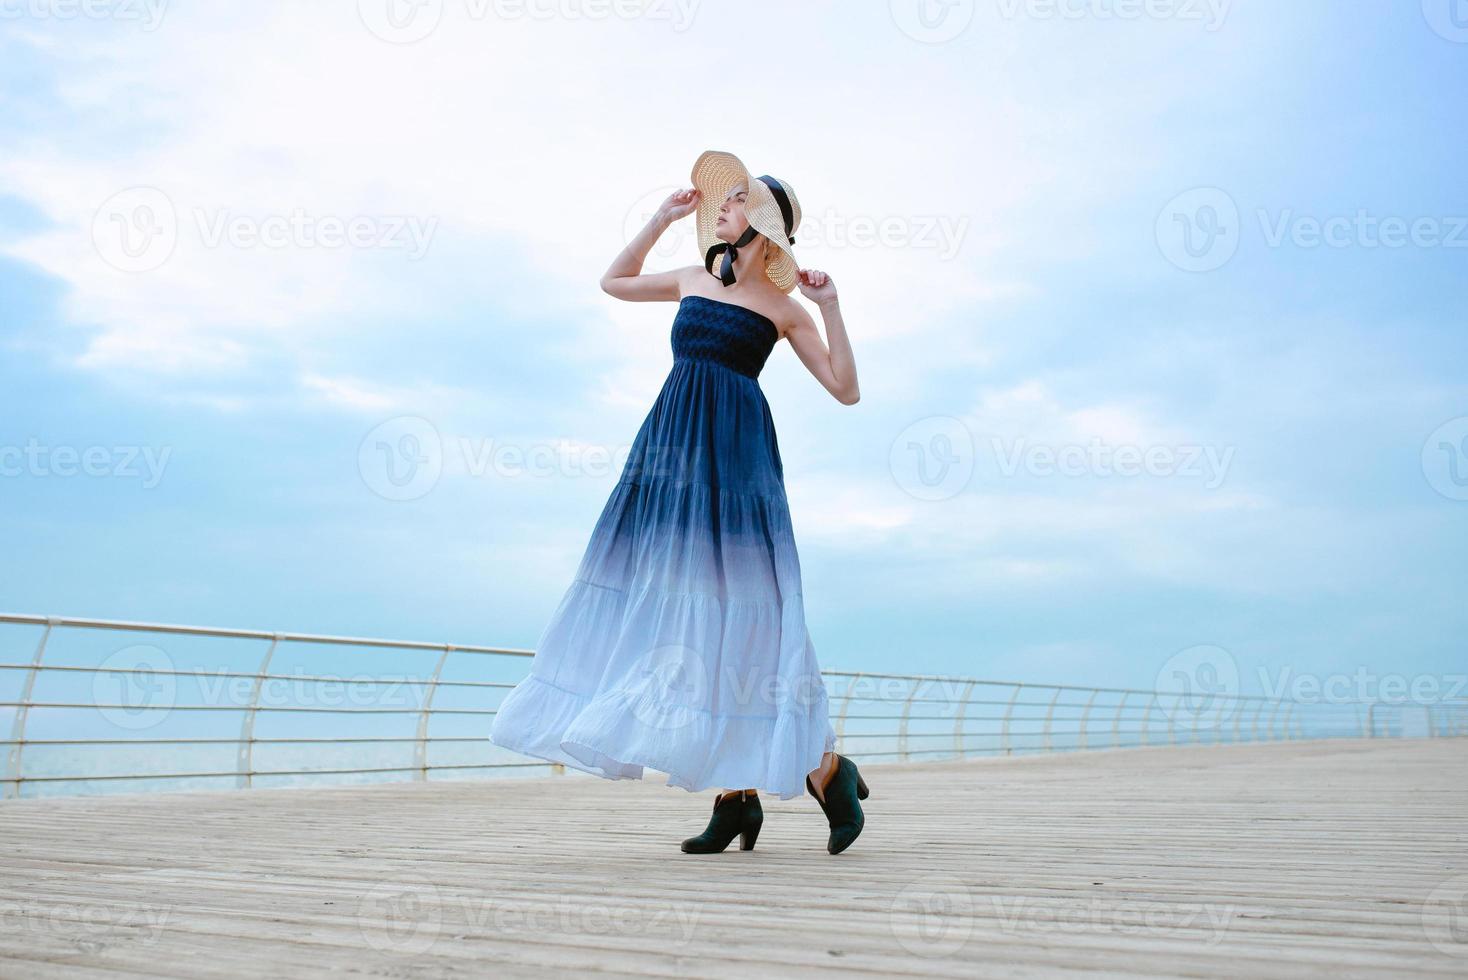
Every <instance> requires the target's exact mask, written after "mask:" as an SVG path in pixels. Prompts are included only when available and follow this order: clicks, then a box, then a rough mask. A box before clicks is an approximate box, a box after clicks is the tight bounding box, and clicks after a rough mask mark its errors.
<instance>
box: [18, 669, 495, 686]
mask: <svg viewBox="0 0 1468 980" xmlns="http://www.w3.org/2000/svg"><path fill="white" fill-rule="evenodd" d="M0 670H35V671H47V670H54V671H58V672H60V671H80V672H82V673H88V674H145V675H148V676H150V677H151V676H154V675H161V676H164V677H205V678H208V679H210V680H249V681H253V680H256V679H259V680H262V681H306V682H310V683H321V684H422V685H424V686H426V687H435V686H437V687H501V688H509V687H514V686H515V685H514V684H511V683H509V682H506V681H443V680H439V681H436V680H433V679H432V678H431V677H370V676H363V677H331V676H327V675H324V674H245V673H238V672H235V671H226V670H220V671H206V670H169V669H166V668H164V669H159V668H154V667H103V666H100V665H99V666H96V667H89V666H86V665H84V664H45V663H42V664H0Z"/></svg>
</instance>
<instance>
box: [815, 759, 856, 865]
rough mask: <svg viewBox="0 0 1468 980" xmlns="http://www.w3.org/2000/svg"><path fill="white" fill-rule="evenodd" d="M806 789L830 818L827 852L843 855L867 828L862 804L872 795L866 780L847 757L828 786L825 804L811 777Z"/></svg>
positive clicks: (837, 760)
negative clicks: (817, 793) (862, 801)
mask: <svg viewBox="0 0 1468 980" xmlns="http://www.w3.org/2000/svg"><path fill="white" fill-rule="evenodd" d="M805 788H806V790H807V791H809V792H810V795H811V796H815V798H816V802H817V803H819V804H820V805H821V811H822V812H823V813H825V815H826V822H827V823H829V824H830V825H831V836H830V838H829V839H828V840H827V841H826V850H828V851H830V852H831V853H832V854H840V853H841V852H842V851H844V850H846V849H847V848H848V847H850V846H851V842H852V841H854V840H856V838H857V837H858V836H859V835H860V834H861V829H862V827H863V826H864V825H865V824H866V816H865V814H863V813H862V812H861V803H860V802H859V801H861V800H864V799H866V798H867V797H868V796H870V795H871V792H870V791H869V790H868V789H867V782H866V780H865V779H862V778H861V773H860V772H858V771H857V769H856V763H854V762H852V761H851V760H850V759H848V758H846V756H844V755H838V756H836V772H835V773H833V774H832V776H831V781H830V782H829V783H827V784H826V790H825V792H826V798H825V799H824V800H822V799H821V798H820V797H819V796H817V795H816V788H815V785H814V784H813V783H811V781H810V776H806V777H805Z"/></svg>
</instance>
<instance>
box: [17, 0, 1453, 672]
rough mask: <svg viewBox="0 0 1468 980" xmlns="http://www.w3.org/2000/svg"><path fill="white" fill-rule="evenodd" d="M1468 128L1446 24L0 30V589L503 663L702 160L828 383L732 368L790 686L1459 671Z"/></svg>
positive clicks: (327, 13) (941, 17)
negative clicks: (734, 157)
mask: <svg viewBox="0 0 1468 980" xmlns="http://www.w3.org/2000/svg"><path fill="white" fill-rule="evenodd" d="M1465 105H1468V11H1465V10H1464V9H1463V4H1462V3H1461V0H1441V2H1438V0H1390V2H1383V3H1374V4H1361V5H1357V6H1353V7H1352V8H1351V9H1350V11H1349V12H1348V13H1343V12H1342V8H1341V6H1340V4H1338V3H1333V2H1327V0H1297V2H1292V3H1288V4H1281V3H1278V2H1273V0H1234V2H1230V0H1153V2H1151V3H1149V4H1140V3H1134V2H1131V0H1063V2H1058V3H1047V2H1044V0H994V2H989V3H985V2H978V3H974V2H964V0H958V2H954V3H950V4H947V5H943V4H938V3H929V2H926V0H925V2H924V3H923V4H919V3H916V2H906V0H892V2H891V3H882V2H871V3H864V4H852V3H843V4H837V3H835V2H833V0H831V2H808V3H802V4H785V3H781V4H777V3H774V2H768V0H761V2H746V3H740V4H737V5H736V4H714V3H698V2H696V0H627V2H625V3H621V4H605V3H596V2H590V0H586V2H574V0H558V2H554V3H552V2H536V0H525V2H511V0H501V2H498V3H491V2H489V0H422V2H420V3H411V2H408V0H361V2H348V0H330V2H327V0H323V2H313V3H299V2H291V3H287V2H276V0H262V2H255V3H251V4H248V5H239V6H237V7H234V8H229V7H226V6H224V5H215V4H203V3H198V2H189V3H186V2H173V3H164V2H162V0H151V2H147V0H94V2H89V3H86V4H83V3H80V2H66V0H4V2H0V471H3V472H0V534H3V539H4V542H5V546H4V549H3V551H4V560H3V562H0V609H3V610H5V611H9V612H17V613H40V614H55V615H67V616H84V617H94V618H111V619H125V620H134V621H157V622H171V623H189V624H200V625H214V626H237V627H250V628H259V629H267V630H291V631H300V632H316V633H335V634H350V635H356V636H375V637H389V638H404V639H420V640H432V641H436V642H454V643H465V644H485V645H504V646H511V647H532V646H533V645H534V644H535V643H536V641H537V639H538V637H539V635H540V630H541V629H542V628H543V627H544V625H545V623H546V621H547V620H548V618H549V616H550V614H551V613H552V611H553V610H554V608H555V607H556V604H557V603H558V601H559V600H560V597H561V595H562V593H563V592H564V590H565V588H566V587H567V586H568V585H569V583H570V581H571V578H572V576H573V574H574V572H575V569H576V565H577V562H578V561H579V559H580V556H581V552H582V549H584V548H585V546H586V543H587V539H588V537H589V534H590V531H591V527H592V525H593V523H594V522H595V520H596V517H597V515H598V514H599V512H600V510H601V507H602V505H603V503H604V502H605V500H606V498H607V496H608V494H609V493H610V492H611V490H612V487H613V485H614V484H615V482H616V479H617V475H618V467H619V461H620V458H621V457H619V455H618V454H619V452H620V453H623V454H625V452H626V449H627V447H628V446H629V445H630V443H631V440H632V438H633V436H634V435H635V433H636V430H637V427H638V425H639V424H640V423H641V421H642V419H643V417H644V415H645V414H646V412H647V410H648V408H649V406H650V405H651V403H652V400H653V399H654V398H655V397H656V394H657V391H658V389H659V386H660V385H661V383H662V380H663V378H664V377H665V376H666V374H667V371H668V369H669V367H670V366H671V351H670V348H669V336H668V331H669V327H670V325H671V321H672V315H673V307H672V306H671V305H670V304H660V303H639V304H631V303H621V302H618V301H616V300H614V299H612V298H611V297H609V296H606V295H604V294H603V293H602V292H601V291H600V289H599V288H598V285H597V283H598V280H599V278H600V276H601V274H602V272H603V271H604V270H605V268H606V267H607V265H608V264H609V263H610V262H611V260H612V259H613V258H614V257H615V256H616V254H617V253H618V251H619V250H620V249H621V248H622V247H623V245H624V244H625V243H626V242H627V240H628V239H629V238H630V237H631V235H632V234H634V233H635V232H636V230H637V229H638V228H640V227H641V223H642V222H643V221H644V220H645V219H646V217H647V216H648V215H649V214H650V213H651V211H652V209H653V208H655V207H656V204H657V202H658V201H660V200H661V199H662V197H663V196H664V195H666V194H667V193H668V192H669V191H671V190H673V189H675V188H677V187H681V186H685V185H686V181H687V179H688V174H689V170H690V168H691V166H692V163H693V161H694V159H695V158H696V157H697V156H698V154H699V153H700V152H701V151H703V150H705V149H711V148H712V149H723V150H729V151H732V152H735V153H737V154H739V155H740V156H741V158H742V159H744V160H745V161H746V162H747V163H748V164H749V166H750V167H751V169H752V170H753V171H754V172H756V173H771V174H774V175H776V176H779V177H781V178H782V179H785V180H788V181H789V182H790V184H791V186H792V187H793V188H794V189H795V191H796V193H797V195H798V196H799V199H800V201H801V204H802V208H803V211H804V221H803V224H802V226H801V228H800V229H799V230H798V231H797V233H796V238H797V242H798V244H797V246H796V254H797V257H798V258H799V260H800V262H801V264H802V265H803V266H804V267H809V268H817V269H821V270H824V271H826V272H828V273H829V274H830V275H831V277H832V279H833V280H834V281H835V283H836V286H837V289H838V291H839V294H840V297H841V306H842V310H843V315H844V318H845V322H846V324H847V328H848V331H849V335H850V338H851V343H852V347H853V349H854V352H855V357H856V362H857V368H858V374H859V377H860V384H861V392H862V398H861V401H860V402H859V403H858V404H856V405H854V406H843V405H840V404H839V403H837V402H836V401H835V400H834V399H832V398H830V397H829V396H828V395H827V393H826V392H825V391H824V390H823V389H822V388H821V387H820V386H819V385H818V384H817V383H816V382H815V380H814V379H813V378H812V377H811V376H810V375H809V374H808V373H807V372H806V371H805V369H804V368H803V367H802V366H801V364H800V363H799V361H798V359H797V358H796V357H795V356H794V355H793V352H792V351H791V350H790V349H789V348H788V346H786V345H781V346H780V347H778V348H777V349H776V351H775V352H774V354H773V355H772V357H771V358H770V361H769V363H768V365H767V366H766V368H765V370H764V373H763V375H762V376H761V378H760V383H761V385H762V386H763V388H764V390H765V392H766V395H767V397H768V398H769V401H770V404H771V409H772V412H773V415H774V418H775V423H776V427H777V430H778V432H779V439H780V451H781V454H782V457H783V459H784V465H785V476H786V484H787V488H788V492H789V498H790V503H791V510H792V518H793V522H794V528H795V535H796V540H797V543H798V546H799V548H800V558H801V563H802V571H803V575H804V591H805V606H806V611H807V616H808V624H809V627H810V630H811V635H812V638H813V640H814V643H815V647H816V650H817V656H818V658H819V659H820V662H821V665H822V666H823V667H825V668H828V669H842V670H867V671H892V672H905V673H925V674H926V673H930V674H959V675H965V676H976V677H983V678H999V679H1007V680H1024V681H1033V682H1049V683H1067V684H1086V685H1112V686H1128V687H1143V688H1151V687H1152V686H1153V685H1154V684H1162V683H1166V682H1167V681H1168V679H1169V677H1171V676H1172V675H1174V674H1175V673H1176V667H1177V665H1178V664H1179V663H1185V664H1195V663H1197V662H1198V659H1199V655H1198V653H1197V651H1198V650H1206V651H1209V652H1208V653H1206V654H1205V655H1204V656H1203V659H1204V660H1208V661H1209V662H1210V663H1211V664H1212V665H1213V666H1214V667H1217V666H1218V664H1219V663H1224V664H1225V665H1226V666H1227V667H1228V669H1229V670H1230V671H1231V672H1232V673H1231V674H1230V676H1231V677H1232V680H1231V681H1230V682H1229V683H1230V684H1231V686H1232V688H1233V689H1235V690H1238V691H1243V692H1245V693H1272V692H1273V691H1281V690H1284V691H1286V693H1288V690H1287V687H1286V685H1287V684H1288V683H1290V682H1292V680H1293V679H1295V678H1299V677H1302V676H1303V677H1312V678H1316V679H1317V680H1318V679H1321V678H1332V677H1337V678H1338V677H1351V678H1354V679H1353V680H1352V682H1351V684H1352V685H1353V686H1352V687H1351V688H1350V691H1351V692H1352V693H1355V694H1358V695H1361V696H1366V697H1370V696H1372V694H1373V693H1374V692H1375V684H1376V683H1377V680H1378V679H1379V678H1381V677H1383V676H1387V675H1400V676H1404V677H1406V678H1429V679H1437V680H1441V681H1443V684H1444V690H1445V691H1447V690H1448V689H1449V688H1450V687H1451V679H1452V678H1455V677H1458V678H1461V677H1462V676H1463V674H1464V673H1465V670H1468V658H1465V656H1464V652H1465V643H1464V637H1465V635H1468V612H1465V609H1468V604H1465V603H1464V602H1463V601H1462V596H1463V594H1464V592H1465V587H1468V550H1465V548H1464V542H1465V540H1468V537H1465V532H1468V373H1465V371H1464V364H1465V361H1468V340H1465V336H1468V334H1465V310H1468V304H1465V301H1464V297H1465V289H1464V286H1465V282H1468V181H1465V180H1464V178H1463V161H1464V159H1465V158H1468V126H1465V121H1468V120H1465V110H1464V106H1465ZM699 259H700V257H699V256H698V255H697V254H696V246H695V243H694V239H693V229H692V226H691V222H684V223H683V224H681V225H679V226H677V227H676V228H675V229H673V230H670V231H669V233H668V234H667V236H665V238H664V240H663V241H662V242H661V243H660V244H659V246H658V248H656V249H655V250H654V252H653V254H652V255H651V256H650V257H649V260H648V263H647V268H648V269H649V270H657V269H666V268H673V267H676V266H680V265H688V264H693V263H696V262H698V261H699ZM808 308H809V309H810V310H811V312H812V313H813V315H816V316H817V318H818V319H819V315H818V313H817V311H816V310H815V308H814V307H813V306H809V304H808ZM412 460H418V461H419V462H418V463H417V464H414V463H413V462H412ZM5 635H12V636H19V634H15V633H14V631H11V633H8V634H7V633H6V632H5V631H4V630H0V637H3V636H5ZM24 636H25V637H31V638H33V636H34V634H33V633H26V634H24ZM0 642H3V643H5V644H6V652H7V653H8V654H10V655H12V656H14V655H18V654H17V651H20V652H24V651H25V650H27V649H29V648H28V646H27V644H29V643H30V642H31V639H24V640H22V639H20V638H16V639H12V640H10V641H5V640H0ZM1363 678H1364V679H1363ZM1458 693H1463V692H1461V691H1460V692H1458Z"/></svg>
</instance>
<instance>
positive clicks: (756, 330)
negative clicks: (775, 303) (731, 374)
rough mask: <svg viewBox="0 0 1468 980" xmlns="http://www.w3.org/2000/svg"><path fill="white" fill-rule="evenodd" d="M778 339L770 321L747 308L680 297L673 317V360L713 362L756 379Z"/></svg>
mask: <svg viewBox="0 0 1468 980" xmlns="http://www.w3.org/2000/svg"><path fill="white" fill-rule="evenodd" d="M779 339H780V331H779V329H778V328H777V327H776V326H775V323H774V321H773V320H771V319H770V318H769V317H767V316H765V315H764V314H763V313H756V312H755V311H754V310H751V309H750V308H749V307H747V306H739V305H737V304H735V303H725V302H723V301H722V300H716V299H709V298H708V297H706V296H696V295H689V296H684V297H683V299H682V300H681V301H680V302H679V303H678V315H677V316H676V317H674V318H673V360H674V361H675V362H676V361H682V360H699V361H713V362H714V363H716V364H722V365H723V366H724V367H727V368H730V369H731V370H734V371H737V372H739V373H740V374H742V375H744V376H746V377H749V378H758V377H759V373H760V371H761V370H762V369H763V368H764V366H765V361H766V360H767V359H768V358H769V356H770V351H772V350H774V348H775V342H776V341H778V340H779Z"/></svg>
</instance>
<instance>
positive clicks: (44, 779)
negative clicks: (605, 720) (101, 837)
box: [0, 762, 555, 783]
mask: <svg viewBox="0 0 1468 980" xmlns="http://www.w3.org/2000/svg"><path fill="white" fill-rule="evenodd" d="M554 765H555V763H554V762H471V763H456V764H454V765H443V766H428V767H427V768H428V769H430V770H435V769H526V768H532V767H537V766H554ZM423 769H424V767H423V766H386V767H383V768H380V769H256V770H254V771H252V772H250V773H249V775H250V776H251V777H254V776H348V775H353V774H355V773H365V772H422V771H423ZM239 775H240V771H239V770H238V769H231V770H229V771H228V772H142V773H122V774H116V775H105V776H104V775H78V776H27V777H25V779H23V780H22V779H17V778H15V777H10V778H0V783H19V782H27V783H57V782H64V783H80V782H87V781H89V780H93V779H222V778H225V777H228V778H231V779H233V778H234V777H236V776H239Z"/></svg>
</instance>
